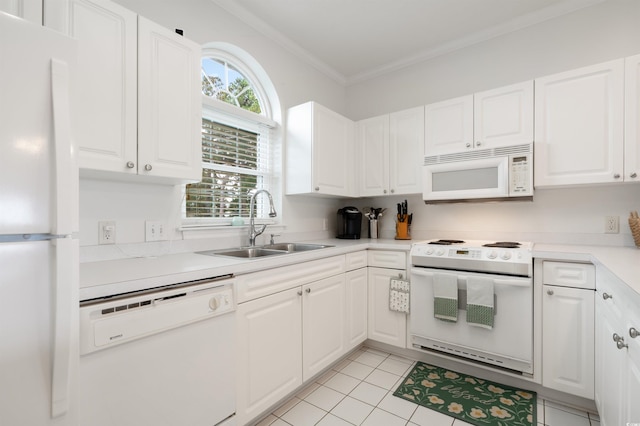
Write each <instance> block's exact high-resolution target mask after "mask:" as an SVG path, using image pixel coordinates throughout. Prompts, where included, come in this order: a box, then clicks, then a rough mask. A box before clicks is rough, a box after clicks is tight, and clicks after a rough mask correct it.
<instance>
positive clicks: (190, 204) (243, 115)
mask: <svg viewBox="0 0 640 426" xmlns="http://www.w3.org/2000/svg"><path fill="white" fill-rule="evenodd" d="M244 55H245V58H244V59H248V60H249V61H253V62H255V61H254V60H253V59H252V58H250V57H248V55H246V54H244ZM253 65H254V67H253V68H257V72H256V70H254V69H252V67H249V66H247V65H246V63H245V61H243V60H241V59H240V58H239V57H238V56H235V55H232V54H231V53H230V52H229V49H220V48H211V47H209V48H207V47H205V49H203V58H202V93H203V103H202V181H201V182H199V183H196V184H189V185H187V186H186V193H185V203H184V216H185V217H186V218H187V219H193V220H190V221H189V222H197V221H198V220H200V221H204V222H208V223H211V222H215V223H216V224H218V225H227V224H230V223H231V219H232V218H233V217H245V218H248V217H249V200H250V198H251V194H252V193H253V192H254V191H256V190H258V189H267V190H270V191H272V192H274V191H273V189H272V174H273V169H274V167H273V163H274V158H273V151H274V150H273V147H272V145H273V129H274V128H275V127H276V123H275V121H274V120H273V118H272V103H271V102H270V100H271V99H270V97H269V96H268V95H267V91H268V90H269V89H270V91H271V92H272V93H275V91H274V90H273V86H272V85H271V82H270V81H269V79H268V78H267V77H266V73H264V71H263V70H262V69H261V68H260V67H259V65H257V63H254V64H253ZM258 73H260V74H262V78H259V77H258ZM264 81H266V83H267V84H266V85H267V86H268V87H267V88H265V84H264ZM271 97H273V95H272V96H271ZM278 195H279V194H277V191H276V193H275V194H274V196H275V197H277V196H278ZM256 201H257V206H256V207H257V209H256V217H257V218H264V219H265V220H268V206H266V205H265V203H264V201H265V199H264V198H263V197H260V198H259V199H257V200H256Z"/></svg>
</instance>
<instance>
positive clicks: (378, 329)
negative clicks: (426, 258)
mask: <svg viewBox="0 0 640 426" xmlns="http://www.w3.org/2000/svg"><path fill="white" fill-rule="evenodd" d="M368 269H369V271H368V278H367V280H368V285H369V294H368V298H369V315H368V324H367V327H368V328H367V329H368V331H367V337H368V338H369V339H371V340H375V341H377V342H382V343H387V344H389V345H393V346H398V347H400V348H406V347H407V316H406V314H404V313H402V312H395V311H392V310H390V309H389V283H390V281H391V278H405V277H406V276H407V275H406V270H400V269H386V268H371V267H370V268H368Z"/></svg>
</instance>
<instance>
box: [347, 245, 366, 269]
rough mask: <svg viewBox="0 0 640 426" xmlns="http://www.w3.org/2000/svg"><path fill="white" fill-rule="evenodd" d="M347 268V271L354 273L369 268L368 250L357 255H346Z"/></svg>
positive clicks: (356, 253)
mask: <svg viewBox="0 0 640 426" xmlns="http://www.w3.org/2000/svg"><path fill="white" fill-rule="evenodd" d="M345 266H346V270H347V271H353V270H354V269H360V268H364V267H365V266H367V252H366V250H362V251H358V252H355V253H347V254H346V255H345Z"/></svg>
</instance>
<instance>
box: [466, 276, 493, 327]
mask: <svg viewBox="0 0 640 426" xmlns="http://www.w3.org/2000/svg"><path fill="white" fill-rule="evenodd" d="M493 316H494V306H493V280H492V279H490V278H485V277H476V276H469V277H467V323H469V324H470V325H473V326H476V327H482V328H486V329H489V330H491V329H493Z"/></svg>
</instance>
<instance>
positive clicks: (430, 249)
mask: <svg viewBox="0 0 640 426" xmlns="http://www.w3.org/2000/svg"><path fill="white" fill-rule="evenodd" d="M425 253H426V254H428V255H432V254H433V249H432V248H431V247H429V248H427V251H426V252H425Z"/></svg>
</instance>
